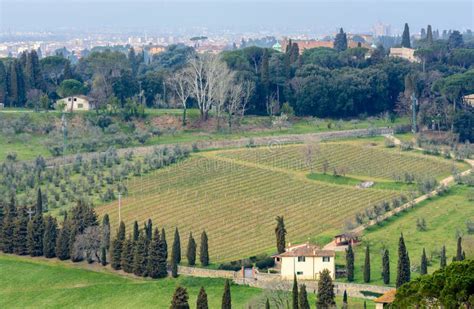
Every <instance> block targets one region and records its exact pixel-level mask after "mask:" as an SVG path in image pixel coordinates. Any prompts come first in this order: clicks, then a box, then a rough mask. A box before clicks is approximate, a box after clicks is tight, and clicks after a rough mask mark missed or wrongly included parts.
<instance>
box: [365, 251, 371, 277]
mask: <svg viewBox="0 0 474 309" xmlns="http://www.w3.org/2000/svg"><path fill="white" fill-rule="evenodd" d="M364 282H365V283H369V282H370V250H369V246H367V247H365V261H364Z"/></svg>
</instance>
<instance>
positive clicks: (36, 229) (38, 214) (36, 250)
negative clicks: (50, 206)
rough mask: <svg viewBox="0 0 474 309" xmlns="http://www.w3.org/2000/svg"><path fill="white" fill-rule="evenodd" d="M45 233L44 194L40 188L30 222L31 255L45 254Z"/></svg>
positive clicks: (29, 244)
mask: <svg viewBox="0 0 474 309" xmlns="http://www.w3.org/2000/svg"><path fill="white" fill-rule="evenodd" d="M43 234H44V220H43V195H42V193H41V188H38V195H37V199H36V208H35V214H34V216H33V218H32V220H30V221H29V222H28V253H29V254H30V255H31V256H41V255H43Z"/></svg>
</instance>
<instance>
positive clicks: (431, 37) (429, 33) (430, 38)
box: [426, 25, 433, 45]
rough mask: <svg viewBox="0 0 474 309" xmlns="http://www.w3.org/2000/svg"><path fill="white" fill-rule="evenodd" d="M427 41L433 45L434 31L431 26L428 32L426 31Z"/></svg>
mask: <svg viewBox="0 0 474 309" xmlns="http://www.w3.org/2000/svg"><path fill="white" fill-rule="evenodd" d="M426 41H427V42H428V44H430V45H432V44H433V31H432V29H431V25H428V28H427V31H426Z"/></svg>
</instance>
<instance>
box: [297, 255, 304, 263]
mask: <svg viewBox="0 0 474 309" xmlns="http://www.w3.org/2000/svg"><path fill="white" fill-rule="evenodd" d="M305 261H306V258H305V257H304V256H299V257H298V262H305Z"/></svg>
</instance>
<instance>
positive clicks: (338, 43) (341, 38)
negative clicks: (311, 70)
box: [334, 28, 347, 52]
mask: <svg viewBox="0 0 474 309" xmlns="http://www.w3.org/2000/svg"><path fill="white" fill-rule="evenodd" d="M334 49H335V50H337V51H338V52H341V51H345V50H346V49H347V35H346V33H345V32H344V30H343V29H342V28H341V29H340V30H339V33H338V34H337V35H336V38H335V39H334Z"/></svg>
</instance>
